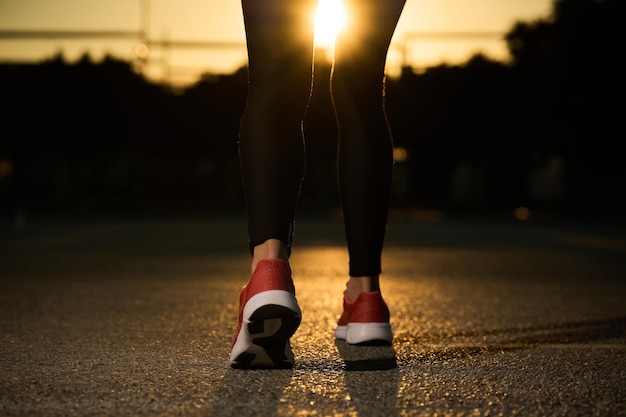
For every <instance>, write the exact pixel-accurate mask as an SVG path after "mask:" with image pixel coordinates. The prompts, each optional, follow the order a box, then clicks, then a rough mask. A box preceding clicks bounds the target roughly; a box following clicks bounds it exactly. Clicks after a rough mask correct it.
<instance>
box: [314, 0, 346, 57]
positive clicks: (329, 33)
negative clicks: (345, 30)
mask: <svg viewBox="0 0 626 417" xmlns="http://www.w3.org/2000/svg"><path fill="white" fill-rule="evenodd" d="M345 19H346V16H345V11H344V9H343V4H342V3H341V0H320V1H319V3H318V6H317V12H316V14H315V47H316V48H325V49H332V48H333V46H334V44H335V37H336V36H337V33H338V32H339V30H340V29H341V27H342V26H343V24H344V21H345Z"/></svg>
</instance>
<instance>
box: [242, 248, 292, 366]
mask: <svg viewBox="0 0 626 417" xmlns="http://www.w3.org/2000/svg"><path fill="white" fill-rule="evenodd" d="M295 294H296V290H295V288H294V285H293V280H292V279H291V272H290V271H289V267H288V266H287V264H286V263H285V261H283V260H279V259H267V260H262V261H260V262H259V264H258V265H257V266H256V269H255V271H254V273H253V274H252V277H251V278H250V281H248V283H247V284H246V285H245V286H244V287H243V289H242V290H241V294H240V295H239V323H238V327H237V336H236V337H235V340H234V341H233V347H232V350H231V353H230V365H231V366H232V367H233V368H291V367H293V364H294V357H293V352H292V351H291V346H290V345H289V338H290V337H291V336H292V335H293V334H294V333H295V331H296V329H297V328H298V326H299V325H300V321H301V320H302V312H301V311H300V307H299V306H298V301H297V300H296V296H295Z"/></svg>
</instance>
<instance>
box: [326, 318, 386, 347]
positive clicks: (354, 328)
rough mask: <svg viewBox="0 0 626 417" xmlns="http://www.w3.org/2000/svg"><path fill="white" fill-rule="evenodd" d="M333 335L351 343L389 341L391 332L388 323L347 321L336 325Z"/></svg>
mask: <svg viewBox="0 0 626 417" xmlns="http://www.w3.org/2000/svg"><path fill="white" fill-rule="evenodd" d="M335 337H336V338H337V339H342V340H345V341H346V342H347V343H349V344H351V345H357V344H367V343H389V344H390V343H391V341H392V340H393V332H392V331H391V325H390V324H389V323H348V325H347V326H337V327H336V328H335Z"/></svg>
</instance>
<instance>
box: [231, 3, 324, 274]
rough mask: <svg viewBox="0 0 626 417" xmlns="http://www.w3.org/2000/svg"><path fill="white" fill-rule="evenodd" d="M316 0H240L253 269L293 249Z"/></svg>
mask: <svg viewBox="0 0 626 417" xmlns="http://www.w3.org/2000/svg"><path fill="white" fill-rule="evenodd" d="M316 3H317V0H242V8H243V15H244V22H245V28H246V38H247V46H248V71H249V72H248V78H249V79H248V99H247V104H246V110H245V113H244V115H243V117H242V120H241V126H240V136H239V153H240V160H241V169H242V178H243V185H244V190H245V194H246V199H247V204H248V213H249V239H250V242H249V243H250V248H251V251H252V253H253V255H254V257H253V269H254V265H255V264H256V263H257V262H258V260H260V259H263V258H283V259H286V257H288V256H289V253H290V249H291V238H292V227H293V222H294V219H295V212H296V205H297V201H298V198H299V193H300V187H301V182H302V176H303V171H304V161H305V156H304V138H303V133H302V120H303V118H304V113H305V110H306V107H307V105H308V101H309V97H310V94H311V80H312V57H313V20H312V15H313V13H314V9H315V5H316Z"/></svg>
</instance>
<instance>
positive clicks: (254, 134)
mask: <svg viewBox="0 0 626 417" xmlns="http://www.w3.org/2000/svg"><path fill="white" fill-rule="evenodd" d="M404 3H405V0H344V7H345V8H346V9H347V11H348V15H349V16H350V17H349V19H350V20H349V22H352V23H351V24H350V23H349V24H348V27H347V28H346V29H345V30H344V32H343V33H344V35H343V36H340V37H339V38H338V39H337V43H336V47H335V63H334V67H333V73H332V74H333V75H332V83H331V88H332V98H333V105H334V108H335V113H336V116H337V123H338V127H339V154H338V177H339V189H340V194H341V201H342V208H343V215H344V222H345V229H346V239H347V244H348V253H349V258H350V270H349V274H350V276H369V275H377V274H379V273H380V272H381V253H382V247H383V241H384V236H385V228H386V223H387V211H388V204H389V194H390V189H391V178H392V170H393V156H392V152H393V147H392V141H391V133H390V131H389V127H388V123H387V119H386V116H385V111H384V104H383V85H384V68H385V60H386V56H387V50H388V48H389V43H390V41H391V37H392V35H393V32H394V30H395V26H396V24H397V21H398V19H399V17H400V14H401V12H402V8H403V6H404ZM316 4H317V0H242V6H243V13H244V22H245V27H246V38H247V44H248V71H249V84H248V101H247V105H246V111H245V113H244V115H243V118H242V121H241V127H240V137H239V148H240V158H241V167H242V175H243V184H244V189H245V193H246V199H247V203H248V212H249V238H250V247H251V248H254V246H256V245H259V244H261V243H263V242H265V241H266V240H268V239H279V240H280V241H282V242H283V243H285V245H287V247H288V248H289V249H290V248H291V239H292V233H293V224H294V219H295V213H296V205H297V203H298V200H299V194H300V187H301V184H302V177H303V174H304V162H305V148H304V137H303V129H302V120H303V119H304V114H305V111H306V107H307V105H308V102H309V98H310V95H311V86H312V56H313V20H312V18H311V16H312V15H313V13H314V10H315V6H316Z"/></svg>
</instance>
